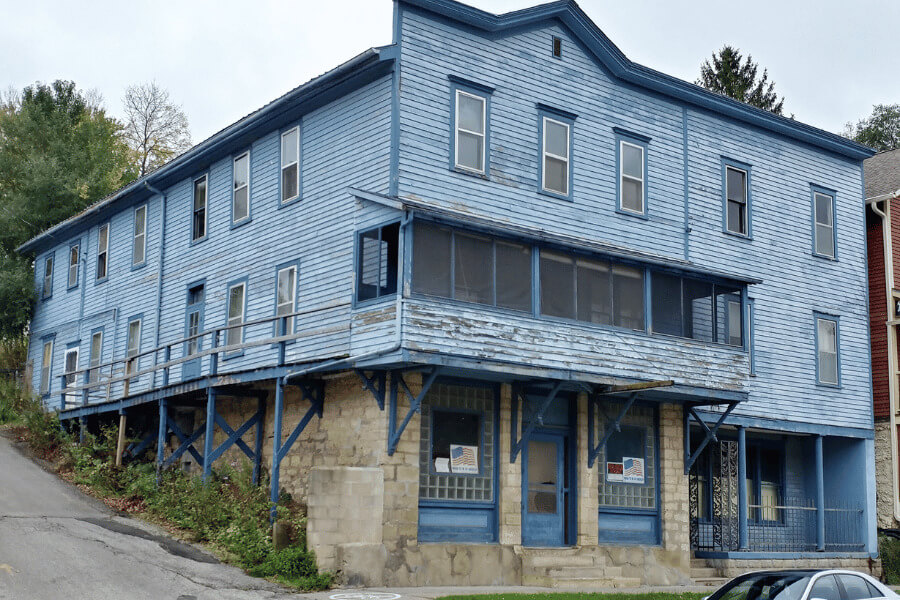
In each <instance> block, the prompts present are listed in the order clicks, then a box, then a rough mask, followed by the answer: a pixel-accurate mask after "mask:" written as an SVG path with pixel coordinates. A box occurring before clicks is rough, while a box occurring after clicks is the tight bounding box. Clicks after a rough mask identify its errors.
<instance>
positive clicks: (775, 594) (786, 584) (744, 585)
mask: <svg viewBox="0 0 900 600" xmlns="http://www.w3.org/2000/svg"><path fill="white" fill-rule="evenodd" d="M809 579H810V576H809V575H806V574H803V573H750V574H749V575H742V576H741V577H737V578H736V579H732V580H731V581H729V582H728V583H726V584H725V585H724V586H722V587H721V588H719V589H718V590H717V591H716V592H715V593H714V594H713V595H712V596H710V597H709V600H800V598H801V597H802V596H803V591H804V590H805V589H806V584H808V583H809Z"/></svg>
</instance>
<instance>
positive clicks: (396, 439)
mask: <svg viewBox="0 0 900 600" xmlns="http://www.w3.org/2000/svg"><path fill="white" fill-rule="evenodd" d="M438 373H440V369H439V368H437V367H435V368H434V369H433V370H432V371H431V373H430V374H429V375H428V377H426V378H425V380H424V381H423V382H422V391H420V392H419V394H418V395H415V394H413V393H412V391H411V390H410V389H409V386H408V385H406V382H405V381H404V380H403V376H402V375H401V374H400V373H399V372H397V371H392V372H391V406H390V413H389V414H388V456H393V454H394V452H395V451H396V450H397V444H399V443H400V436H402V435H403V431H404V430H405V429H406V426H407V425H408V424H409V421H410V420H411V419H412V417H413V415H414V414H416V413H417V412H419V410H421V408H422V400H424V399H425V395H426V394H427V393H428V390H430V389H431V386H432V384H433V383H434V380H435V379H437V376H438ZM401 387H402V388H403V393H404V394H406V396H407V398H408V399H409V411H407V413H406V416H405V417H404V418H403V421H401V422H400V425H399V427H398V426H397V394H398V391H399V389H398V388H401Z"/></svg>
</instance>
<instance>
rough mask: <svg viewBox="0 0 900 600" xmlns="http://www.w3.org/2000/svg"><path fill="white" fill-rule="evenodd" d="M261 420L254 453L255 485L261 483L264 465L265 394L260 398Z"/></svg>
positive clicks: (257, 423)
mask: <svg viewBox="0 0 900 600" xmlns="http://www.w3.org/2000/svg"><path fill="white" fill-rule="evenodd" d="M258 406H259V408H258V410H257V412H258V413H259V415H260V416H259V421H257V422H256V447H255V448H254V451H255V452H256V453H255V454H254V455H253V485H259V471H260V467H261V465H262V444H263V422H264V421H265V420H266V399H265V397H263V396H260V398H259V405H258Z"/></svg>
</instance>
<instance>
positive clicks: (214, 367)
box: [209, 329, 219, 375]
mask: <svg viewBox="0 0 900 600" xmlns="http://www.w3.org/2000/svg"><path fill="white" fill-rule="evenodd" d="M212 347H213V353H212V354H210V355H209V374H210V375H215V374H216V373H218V372H219V352H218V351H217V348H218V347H219V330H218V329H217V330H216V331H215V333H213V339H212Z"/></svg>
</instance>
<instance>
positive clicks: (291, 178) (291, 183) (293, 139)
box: [281, 127, 300, 203]
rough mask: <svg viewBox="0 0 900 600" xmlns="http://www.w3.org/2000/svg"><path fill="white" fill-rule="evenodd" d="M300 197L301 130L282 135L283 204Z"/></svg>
mask: <svg viewBox="0 0 900 600" xmlns="http://www.w3.org/2000/svg"><path fill="white" fill-rule="evenodd" d="M299 195H300V128H299V127H294V128H293V129H290V130H288V131H285V132H284V133H282V134H281V202H282V203H285V202H290V201H291V200H293V199H295V198H297V196H299Z"/></svg>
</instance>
